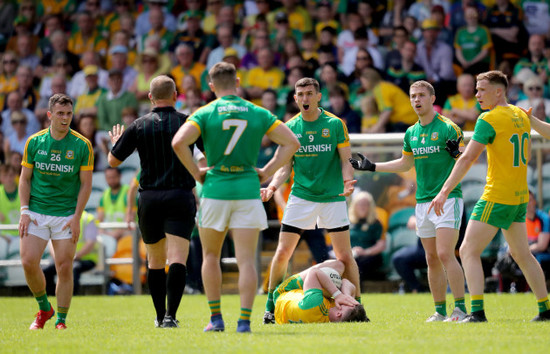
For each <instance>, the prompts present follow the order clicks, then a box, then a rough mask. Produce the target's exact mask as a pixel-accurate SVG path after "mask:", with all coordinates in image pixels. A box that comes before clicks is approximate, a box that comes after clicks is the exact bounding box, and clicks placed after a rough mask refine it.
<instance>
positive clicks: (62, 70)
mask: <svg viewBox="0 0 550 354" xmlns="http://www.w3.org/2000/svg"><path fill="white" fill-rule="evenodd" d="M70 72H71V65H70V63H69V61H68V58H67V56H66V55H65V53H61V52H59V53H55V54H54V56H53V58H52V67H51V68H50V70H49V71H48V74H47V75H46V76H44V77H42V81H41V83H40V89H39V93H40V97H41V98H46V99H47V98H49V97H50V96H52V95H53V94H55V92H53V88H52V80H53V77H54V76H62V77H63V79H64V80H63V81H64V82H63V87H64V90H67V89H68V88H70V85H71V81H70V78H71V74H70ZM67 91H68V90H67ZM63 93H66V92H65V91H63Z"/></svg>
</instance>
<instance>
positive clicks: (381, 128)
mask: <svg viewBox="0 0 550 354" xmlns="http://www.w3.org/2000/svg"><path fill="white" fill-rule="evenodd" d="M392 112H393V111H392V110H391V109H388V110H385V111H382V112H380V115H379V116H378V121H377V122H376V124H375V125H373V126H372V127H370V128H369V129H367V133H385V132H386V124H388V122H389V121H390V116H391V114H392Z"/></svg>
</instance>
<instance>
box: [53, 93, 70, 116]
mask: <svg viewBox="0 0 550 354" xmlns="http://www.w3.org/2000/svg"><path fill="white" fill-rule="evenodd" d="M56 104H58V105H61V106H67V105H71V106H73V100H72V99H71V98H70V97H69V96H67V95H65V94H64V93H56V94H55V95H53V96H52V97H50V100H49V101H48V109H49V110H50V112H52V111H53V107H54V106H55V105H56Z"/></svg>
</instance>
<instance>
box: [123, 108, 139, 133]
mask: <svg viewBox="0 0 550 354" xmlns="http://www.w3.org/2000/svg"><path fill="white" fill-rule="evenodd" d="M121 114H122V123H124V126H125V127H126V128H128V127H129V126H130V124H132V123H133V122H134V121H135V120H136V119H138V112H137V110H136V109H135V108H134V107H125V108H124V109H123V110H122V113H121Z"/></svg>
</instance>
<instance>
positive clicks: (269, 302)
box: [265, 290, 275, 312]
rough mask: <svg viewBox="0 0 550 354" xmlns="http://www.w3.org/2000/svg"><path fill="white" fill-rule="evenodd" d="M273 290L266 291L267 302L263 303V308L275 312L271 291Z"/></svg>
mask: <svg viewBox="0 0 550 354" xmlns="http://www.w3.org/2000/svg"><path fill="white" fill-rule="evenodd" d="M274 291H275V290H270V291H269V292H268V293H267V302H266V303H265V310H266V311H269V312H275V303H274V302H273V292H274Z"/></svg>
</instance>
